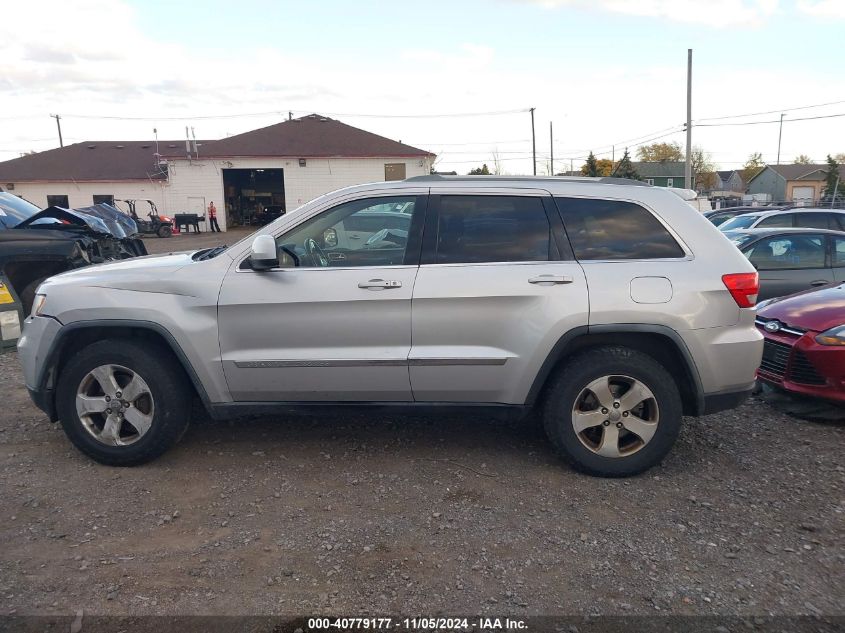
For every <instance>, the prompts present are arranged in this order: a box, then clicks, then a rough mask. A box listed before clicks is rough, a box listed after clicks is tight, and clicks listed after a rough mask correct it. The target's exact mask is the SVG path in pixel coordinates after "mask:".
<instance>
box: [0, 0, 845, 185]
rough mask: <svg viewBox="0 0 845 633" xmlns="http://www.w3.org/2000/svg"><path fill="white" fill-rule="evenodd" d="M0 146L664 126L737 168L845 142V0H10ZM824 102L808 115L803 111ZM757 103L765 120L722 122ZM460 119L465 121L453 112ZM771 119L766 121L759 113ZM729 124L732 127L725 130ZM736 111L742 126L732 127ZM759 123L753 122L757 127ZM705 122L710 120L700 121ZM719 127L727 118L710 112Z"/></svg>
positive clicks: (588, 134) (429, 137) (527, 164)
mask: <svg viewBox="0 0 845 633" xmlns="http://www.w3.org/2000/svg"><path fill="white" fill-rule="evenodd" d="M4 8H5V12H4V17H5V20H4V24H5V28H4V34H3V37H2V38H0V97H2V108H0V160H6V159H9V158H14V157H16V156H18V155H19V154H20V153H21V152H25V151H30V150H44V149H49V148H52V147H56V146H57V145H58V138H57V133H56V122H55V120H54V119H51V118H50V116H49V115H50V114H60V115H61V116H62V131H63V133H64V137H65V143H66V144H68V143H72V142H79V141H83V140H133V139H139V140H140V139H151V138H152V136H153V128H157V129H158V134H159V138H160V139H181V138H184V135H185V126H186V125H189V126H193V128H194V130H195V133H196V136H197V138H218V137H222V136H226V135H230V134H237V133H240V132H244V131H247V130H250V129H255V128H257V127H262V126H265V125H270V124H272V123H275V122H277V121H279V120H281V119H282V118H286V117H287V116H288V112H289V111H292V112H293V114H294V116H299V115H302V114H307V113H311V112H319V113H322V114H326V115H328V116H332V117H333V118H337V119H340V120H342V121H344V122H346V123H349V124H351V125H356V126H358V127H362V128H364V129H367V130H370V131H373V132H376V133H379V134H383V135H385V136H389V137H391V138H394V139H398V140H402V141H404V142H406V143H410V144H413V145H416V146H418V147H422V148H424V149H428V150H430V151H433V152H436V153H437V154H438V155H439V157H440V158H439V160H438V164H437V167H438V169H456V170H458V171H459V172H466V171H468V170H469V169H470V168H472V167H473V166H476V165H478V164H480V163H481V162H487V163H492V156H493V153H494V152H495V153H497V154H498V156H499V158H500V160H501V166H502V168H503V169H504V170H505V171H506V172H508V173H513V174H516V173H530V171H531V161H530V152H531V120H530V115H529V114H528V112H527V109H528V108H530V107H534V108H536V111H535V124H536V131H537V152H538V158H539V162H540V168H539V169H540V171H541V172H543V171H545V170H546V169H547V168H548V166H547V161H548V156H549V149H550V138H549V122H550V121H552V122H553V123H554V152H555V170H556V171H561V170H563V169H568V168H569V165H570V159H571V160H572V161H573V163H574V164H575V165H576V166H577V165H578V164H580V163H581V162H583V156H584V155H585V154H586V153H587V152H588V151H589V150H591V149H592V150H594V151H595V152H596V153H597V154H598V155H600V156H607V157H610V155H611V152H612V151H613V150H612V146H613V145H615V146H616V155H617V158H618V156H619V154H620V153H621V151H622V150H623V148H624V147H625V146H629V147H630V148H631V150H632V152H633V150H634V149H635V148H636V146H637V144H638V143H642V142H644V141H648V140H650V139H652V138H658V137H659V140H666V141H678V142H679V143H683V141H684V135H683V133H682V132H680V130H681V128H682V125H683V122H684V119H685V116H686V110H685V108H686V105H685V99H686V84H685V81H686V79H685V74H686V51H687V48H693V49H694V71H693V119H694V120H695V121H696V122H697V123H698V125H697V126H696V127H695V128H694V130H693V144H694V145H701V146H702V147H703V148H704V149H705V150H707V151H708V152H710V153H711V154H712V156H713V159H714V160H715V162H716V163H717V164H718V165H719V166H720V167H722V168H724V169H729V168H732V167H737V166H740V165H741V163H742V162H744V160H745V159H746V157H747V156H748V155H749V154H750V153H752V152H761V153H762V154H763V157H764V159H766V160H767V161H769V162H772V163H773V162H774V161H775V158H776V153H777V140H778V125H777V123H767V122H768V121H773V120H777V119H779V117H780V113H781V112H785V114H786V116H785V118H784V126H783V143H782V151H781V161H782V162H791V161H792V160H793V158H794V157H795V156H797V155H798V154H806V155H809V156H810V157H811V158H813V159H815V160H818V161H823V160H824V157H825V155H826V154H828V153H837V152H845V116H839V117H835V116H834V117H829V118H813V119H811V120H803V121H800V120H797V119H806V118H808V117H828V115H837V114H845V85H843V82H842V64H843V53H845V44H843V38H842V33H843V32H845V0H707V1H700V0H536V1H531V0H522V1H520V0H486V1H475V0H451V1H450V2H444V1H441V0H429V1H428V2H426V3H419V2H413V3H412V2H401V1H394V2H389V3H388V2H382V1H368V0H357V1H356V2H347V1H341V0H327V1H319V0H314V1H312V2H301V1H298V2H287V1H275V2H274V1H271V0H241V1H240V2H231V1H227V2H218V1H217V0H205V2H203V3H195V2H178V1H174V0H143V1H134V0H60V1H55V0H40V1H38V2H24V1H23V0H10V3H9V5H8V6H5V7H4ZM819 104H829V105H825V106H823V107H812V108H804V109H796V108H802V107H803V106H816V105H819ZM753 113H763V114H755V116H746V117H741V118H719V117H729V116H733V115H744V114H753ZM456 115H462V116H456ZM758 122H759V123H758ZM725 123H731V124H732V125H723V124H725ZM738 123H742V124H743V125H736V124H738ZM748 123H753V124H750V125H749V124H748ZM705 124H709V125H707V126H705ZM714 124H720V125H719V126H716V125H714Z"/></svg>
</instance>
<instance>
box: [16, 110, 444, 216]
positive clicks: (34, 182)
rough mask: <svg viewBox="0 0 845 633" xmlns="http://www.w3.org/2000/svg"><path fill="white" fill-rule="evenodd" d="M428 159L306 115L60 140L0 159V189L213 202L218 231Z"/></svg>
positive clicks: (50, 198) (38, 200) (398, 175)
mask: <svg viewBox="0 0 845 633" xmlns="http://www.w3.org/2000/svg"><path fill="white" fill-rule="evenodd" d="M434 159H435V155H434V154H432V153H431V152H428V151H426V150H422V149H418V148H416V147H411V146H410V145H405V144H404V143H402V142H401V141H400V142H397V141H394V140H391V139H389V138H385V137H383V136H379V135H377V134H373V133H371V132H367V131H365V130H362V129H359V128H355V127H352V126H350V125H346V124H345V123H341V122H340V121H337V120H335V119H330V118H329V117H325V116H321V115H318V114H311V115H308V116H304V117H300V118H297V119H291V120H288V121H283V122H281V123H276V124H275V125H270V126H268V127H264V128H261V129H258V130H252V131H250V132H244V133H243V134H238V135H236V136H230V137H228V138H224V139H220V140H203V141H197V142H196V146H192V144H190V143H189V144H188V145H186V143H185V141H184V140H181V141H179V140H174V141H163V140H159V141H158V142H156V141H149V140H148V141H87V142H84V143H76V144H74V145H67V146H65V147H62V148H58V149H52V150H47V151H44V152H39V153H37V154H32V155H27V156H23V157H21V158H15V159H13V160H8V161H4V162H0V190H6V191H11V192H12V193H14V194H16V195H19V196H21V197H23V198H26V199H27V200H29V201H30V202H33V203H34V204H36V205H38V206H40V207H46V206H51V205H57V206H60V207H85V206H89V205H90V204H92V203H94V204H96V203H98V202H109V203H113V202H114V201H115V199H117V200H120V199H131V198H141V199H150V200H152V201H153V202H154V203H155V204H156V206H157V207H158V209H159V211H161V212H163V213H166V214H174V213H179V212H185V211H187V212H191V213H196V214H198V215H200V216H202V215H204V214H205V212H206V209H207V208H208V205H209V203H211V202H215V206H216V207H217V209H218V219H219V222H220V226H221V228H222V229H223V230H224V231H225V230H226V227H227V226H232V225H234V224H247V223H250V222H251V221H252V220H251V218H252V217H253V215H254V213H255V211H256V210H257V209H258V208H259V205H264V206H269V205H274V206H279V207H281V208H282V209H285V210H288V211H291V210H293V209H295V208H296V207H298V206H299V205H301V204H303V203H305V202H307V201H309V200H311V199H313V198H316V197H317V196H319V195H322V194H324V193H327V192H329V191H332V190H333V189H339V188H341V187H346V186H349V185H356V184H360V183H364V182H374V181H386V180H403V179H405V178H410V177H412V176H423V175H427V174H429V173H430V172H431V167H432V164H433V162H434ZM142 206H144V205H142ZM145 213H146V211H145Z"/></svg>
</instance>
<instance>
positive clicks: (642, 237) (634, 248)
mask: <svg viewBox="0 0 845 633" xmlns="http://www.w3.org/2000/svg"><path fill="white" fill-rule="evenodd" d="M555 203H556V204H557V207H558V210H559V211H560V214H561V217H562V218H563V223H564V225H565V226H566V233H567V235H568V236H569V241H570V242H571V243H572V249H573V250H574V251H575V258H576V259H667V258H678V257H683V256H684V250H683V249H682V248H681V246H680V245H679V244H678V242H677V241H676V240H675V238H674V237H672V235H671V234H670V233H669V231H667V230H666V227H664V226H663V224H661V222H660V221H659V220H658V219H657V218H656V217H654V215H653V214H652V213H651V212H650V211H649V210H648V209H646V208H645V207H642V206H640V205H638V204H636V203H634V202H625V201H621V200H598V199H587V198H563V197H556V198H555Z"/></svg>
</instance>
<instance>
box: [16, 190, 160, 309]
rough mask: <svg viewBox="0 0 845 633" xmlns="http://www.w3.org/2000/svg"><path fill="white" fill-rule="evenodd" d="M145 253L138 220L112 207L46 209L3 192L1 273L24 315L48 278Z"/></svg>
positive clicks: (103, 205)
mask: <svg viewBox="0 0 845 633" xmlns="http://www.w3.org/2000/svg"><path fill="white" fill-rule="evenodd" d="M146 254H147V249H146V247H145V246H144V242H143V241H142V240H141V239H140V238H139V237H138V228H137V226H136V224H135V222H134V220H132V218H129V217H127V216H126V215H125V214H123V213H121V212H120V211H118V210H117V209H115V208H114V207H112V206H111V205H108V204H95V205H93V206H90V207H84V208H79V209H63V208H61V207H49V208H47V209H44V210H43V211H42V210H41V209H39V208H38V207H37V206H35V205H34V204H31V203H30V202H27V201H26V200H24V199H22V198H19V197H18V196H15V195H14V194H11V193H8V192H0V277H2V278H3V279H4V280H5V283H6V285H7V286H10V287H11V290H12V291H13V293H14V294H15V295H16V296H17V297H18V298H19V300H20V303H21V307H22V309H23V312H24V314H28V313H29V311H30V310H31V308H32V302H33V299H34V298H35V290H36V288H38V285H39V284H40V283H41V282H42V281H44V280H45V279H47V278H48V277H52V276H53V275H57V274H58V273H61V272H64V271H66V270H72V269H74V268H81V267H82V266H88V265H90V264H98V263H101V262H106V261H114V260H118V259H127V258H130V257H136V256H139V255H146Z"/></svg>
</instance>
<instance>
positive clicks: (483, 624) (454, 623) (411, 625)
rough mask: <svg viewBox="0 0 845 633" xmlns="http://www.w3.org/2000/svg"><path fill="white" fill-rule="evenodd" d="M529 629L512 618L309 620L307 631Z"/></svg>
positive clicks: (353, 618)
mask: <svg viewBox="0 0 845 633" xmlns="http://www.w3.org/2000/svg"><path fill="white" fill-rule="evenodd" d="M527 628H528V627H527V625H526V623H525V621H524V620H519V619H512V618H491V617H476V618H443V617H418V618H379V617H371V618H366V617H350V618H342V617H341V618H308V622H307V629H306V630H310V631H319V630H342V631H345V630H355V629H357V630H368V629H369V630H389V629H400V630H408V631H420V630H431V631H469V630H474V631H523V630H526V629H527Z"/></svg>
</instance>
